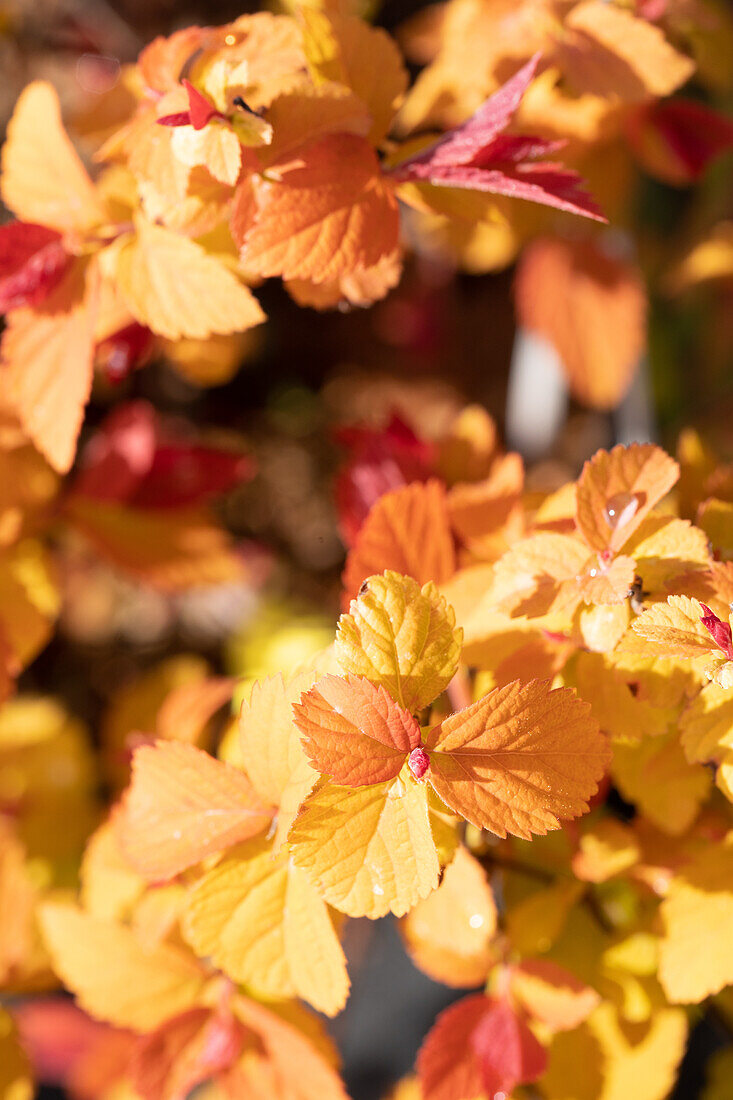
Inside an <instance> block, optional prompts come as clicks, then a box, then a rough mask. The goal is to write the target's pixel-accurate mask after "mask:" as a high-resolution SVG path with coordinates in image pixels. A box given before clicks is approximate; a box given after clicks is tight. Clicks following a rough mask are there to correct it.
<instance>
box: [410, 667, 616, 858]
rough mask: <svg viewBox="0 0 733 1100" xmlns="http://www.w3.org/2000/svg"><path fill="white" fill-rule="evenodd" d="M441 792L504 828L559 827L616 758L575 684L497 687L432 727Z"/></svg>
mask: <svg viewBox="0 0 733 1100" xmlns="http://www.w3.org/2000/svg"><path fill="white" fill-rule="evenodd" d="M425 744H426V748H427V749H428V752H429V756H430V776H429V777H430V782H431V784H432V786H433V788H434V789H435V791H436V793H437V794H438V795H439V796H440V798H441V799H442V800H443V801H444V802H445V803H446V805H447V806H449V807H450V808H451V809H452V810H454V811H455V812H456V813H459V814H460V815H461V816H462V817H465V818H466V820H468V821H470V822H472V824H474V825H477V826H479V828H484V829H490V830H491V832H494V833H496V834H497V835H498V836H506V834H507V833H513V834H514V835H515V836H521V837H524V838H525V839H528V838H529V836H530V834H531V833H540V834H543V833H546V832H547V830H548V829H556V828H558V827H559V825H560V820H561V819H564V818H570V817H578V816H579V815H580V814H582V813H585V811H586V810H587V809H588V799H589V798H590V797H591V795H593V794H594V793H595V791H596V790H597V787H598V782H599V780H600V778H601V776H602V775H603V773H604V771H605V768H606V766H607V765H608V763H609V760H610V751H609V748H608V744H607V742H606V740H605V738H604V737H603V736H602V734H600V733H599V731H598V726H597V723H596V722H595V720H594V719H593V718H592V717H591V716H590V707H589V706H588V704H587V703H583V702H582V701H581V700H579V699H578V698H577V697H576V696H575V695H574V693H573V692H571V691H570V690H569V689H567V688H560V689H555V690H554V691H550V690H549V686H548V684H547V682H546V681H541V680H534V681H531V682H530V683H529V684H526V685H522V684H520V683H519V682H518V681H515V682H514V683H512V684H509V685H507V686H506V687H502V688H495V689H494V690H493V691H490V692H489V693H488V694H487V695H485V696H484V697H483V698H482V699H479V700H478V701H477V702H475V703H472V704H471V705H470V706H468V707H466V708H465V709H464V710H460V711H457V712H456V713H455V714H453V715H451V716H450V717H449V718H446V720H445V721H444V722H442V723H441V724H440V725H438V726H435V727H434V728H433V729H432V730H430V732H429V733H428V734H427V735H426V738H425Z"/></svg>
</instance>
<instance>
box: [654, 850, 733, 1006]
mask: <svg viewBox="0 0 733 1100" xmlns="http://www.w3.org/2000/svg"><path fill="white" fill-rule="evenodd" d="M660 912H661V916H662V920H663V922H664V935H663V936H662V939H661V941H660V944H659V980H660V982H661V983H662V988H663V989H664V992H665V994H666V995H667V997H668V998H669V1000H670V1001H671V1002H672V1003H673V1004H690V1003H692V1004H698V1003H699V1002H700V1001H703V1000H705V998H706V997H709V996H711V995H713V994H715V993H718V992H719V991H720V990H721V989H722V988H723V987H724V986H726V985H728V984H729V983H730V982H733V953H732V951H731V938H730V924H731V920H733V849H731V847H730V846H729V845H716V846H715V847H714V848H708V849H707V850H704V851H702V852H701V853H700V855H699V856H697V857H696V858H695V859H694V860H693V862H692V863H690V864H688V865H687V866H686V867H684V868H683V869H682V870H681V871H680V873H679V874H678V875H676V876H675V877H674V878H673V879H672V881H671V883H670V886H669V892H668V894H667V896H666V898H665V899H664V901H663V902H662V906H661V910H660Z"/></svg>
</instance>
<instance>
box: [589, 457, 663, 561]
mask: <svg viewBox="0 0 733 1100" xmlns="http://www.w3.org/2000/svg"><path fill="white" fill-rule="evenodd" d="M679 473H680V468H679V466H678V465H677V463H676V462H675V460H674V459H673V458H670V457H669V455H668V454H666V453H665V452H664V451H663V450H662V449H661V447H655V446H654V444H653V443H632V444H631V446H630V447H624V446H622V445H621V444H619V446H618V447H614V448H613V450H612V451H596V453H595V454H594V455H593V457H592V458H590V459H588V461H587V462H586V464H585V466H584V467H583V472H582V473H581V475H580V477H579V479H578V485H577V490H576V501H577V505H576V507H577V510H576V521H577V524H578V527H579V529H580V531H581V533H582V534H583V536H584V537H585V539H586V540H587V542H588V544H589V545H590V546H592V547H593V549H594V550H600V551H603V550H611V551H613V552H614V553H615V552H616V551H617V550H620V549H621V548H622V547H623V546H624V544H625V542H626V540H627V539H628V538H630V536H631V535H632V534H633V533H634V531H636V529H637V528H638V527H639V525H640V523H641V522H642V520H643V519H644V517H645V516H647V515H648V514H649V512H650V511H651V509H652V508H653V507H654V505H655V504H657V503H658V502H659V501H660V500H661V499H662V497H664V496H666V494H667V493H668V492H669V490H670V489H671V488H672V486H673V485H674V483H675V482H676V481H677V478H678V477H679Z"/></svg>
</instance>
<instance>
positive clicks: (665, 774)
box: [611, 729, 711, 836]
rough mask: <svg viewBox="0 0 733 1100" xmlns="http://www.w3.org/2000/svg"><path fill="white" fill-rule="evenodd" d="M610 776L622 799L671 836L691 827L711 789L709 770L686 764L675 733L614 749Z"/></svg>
mask: <svg viewBox="0 0 733 1100" xmlns="http://www.w3.org/2000/svg"><path fill="white" fill-rule="evenodd" d="M611 772H612V775H613V778H614V781H615V783H616V786H617V787H618V789H619V790H620V792H621V794H622V795H623V797H624V798H625V799H627V801H629V802H633V803H634V805H635V806H637V807H638V809H639V811H640V812H641V813H642V814H643V815H644V816H645V817H647V818H649V820H650V821H651V822H653V824H654V825H656V826H657V828H659V829H661V830H662V831H663V832H665V833H668V834H670V835H671V836H680V835H681V834H682V833H684V832H685V830H686V829H688V828H689V827H690V825H691V824H692V822H693V821H694V820H695V818H696V817H697V814H698V811H699V809H700V806H701V805H702V803H703V802H704V801H705V799H706V798H707V796H708V793H709V791H710V785H711V776H710V773H709V772H708V770H707V769H706V768H704V767H703V766H702V765H701V764H688V763H687V760H686V758H685V755H684V753H683V751H682V746H681V745H680V741H679V735H678V733H677V730H675V729H673V730H672V732H671V733H667V734H663V735H662V736H661V737H653V738H650V739H649V740H645V741H641V742H640V743H639V744H636V745H624V744H617V745H615V746H614V753H613V764H612V766H611Z"/></svg>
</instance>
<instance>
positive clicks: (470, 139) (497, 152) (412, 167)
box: [391, 54, 607, 221]
mask: <svg viewBox="0 0 733 1100" xmlns="http://www.w3.org/2000/svg"><path fill="white" fill-rule="evenodd" d="M539 57H540V55H539V54H535V56H534V57H533V58H532V59H531V60H530V61H528V62H527V64H526V65H524V66H523V67H522V68H521V69H520V70H519V72H518V73H516V74H515V75H514V76H513V77H512V78H511V80H509V81H507V83H506V84H504V85H503V86H502V87H501V88H500V89H499V90H498V92H495V93H494V95H493V96H491V97H490V98H489V99H487V101H486V102H485V103H484V104H483V106H481V107H479V109H478V111H476V112H475V114H474V115H472V116H471V118H469V119H468V121H467V122H464V123H463V124H462V125H461V126H458V127H456V129H455V130H451V131H449V133H447V134H445V135H444V136H443V137H442V138H440V139H439V140H438V141H437V142H436V143H435V144H434V145H431V146H430V147H429V148H428V149H423V150H422V152H420V153H417V154H415V155H414V156H412V157H409V158H408V159H407V160H404V161H402V163H400V164H398V165H397V166H396V167H395V168H393V169H392V171H391V175H392V176H393V178H394V179H396V180H397V181H398V182H402V181H411V182H415V183H420V182H422V183H430V184H432V185H433V186H436V187H461V188H467V189H469V190H472V191H488V192H491V193H493V194H497V195H509V196H510V197H512V198H518V199H526V200H528V201H529V202H537V203H541V204H542V205H544V206H554V207H556V208H557V209H558V210H567V211H568V212H569V213H572V214H580V215H582V216H583V217H588V218H593V219H595V220H596V221H606V220H607V219H606V218H605V217H604V215H603V214H602V213H601V211H600V210H599V208H598V206H597V205H596V203H595V202H594V200H593V199H592V197H591V196H590V195H589V194H588V193H587V192H586V191H584V190H583V188H582V186H581V179H580V176H579V175H578V174H577V172H574V171H572V170H571V169H569V168H564V167H563V166H562V165H559V164H554V163H551V162H539V163H532V160H531V159H530V158H533V157H537V156H544V155H546V154H547V153H551V152H554V151H555V150H557V149H558V148H560V147H561V146H562V144H563V143H562V142H557V141H545V140H543V139H542V138H538V137H534V136H529V135H514V134H503V133H502V132H501V131H503V130H504V129H505V128H506V127H507V126H508V125H509V123H510V122H511V120H512V117H513V116H514V113H515V112H516V110H517V107H518V106H519V104H520V102H521V100H522V96H523V95H524V93H525V91H526V90H527V87H528V86H529V84H530V83H531V81H532V78H533V77H534V74H535V70H536V68H537V64H538V62H539Z"/></svg>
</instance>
